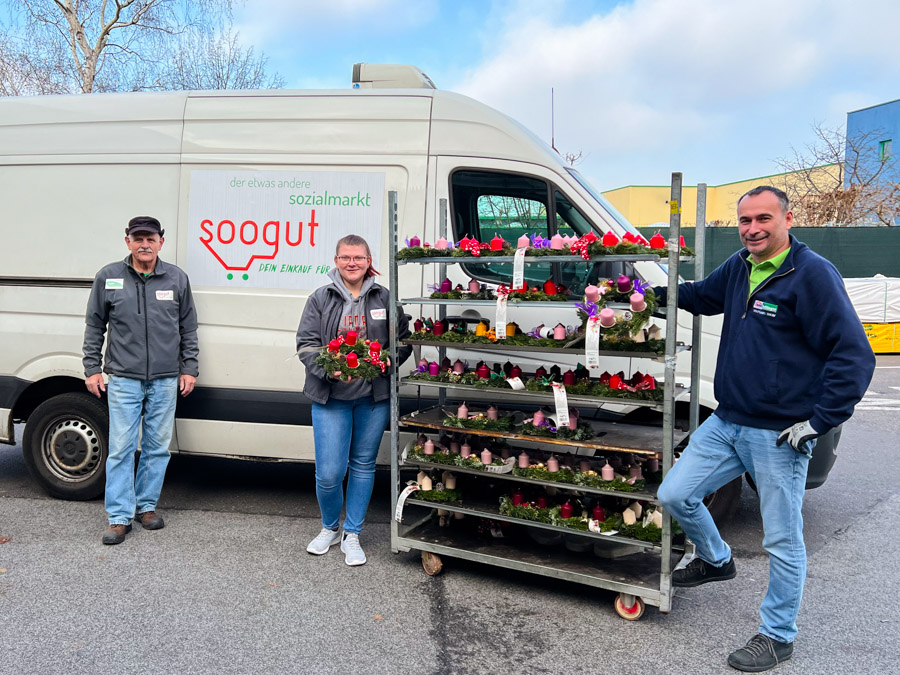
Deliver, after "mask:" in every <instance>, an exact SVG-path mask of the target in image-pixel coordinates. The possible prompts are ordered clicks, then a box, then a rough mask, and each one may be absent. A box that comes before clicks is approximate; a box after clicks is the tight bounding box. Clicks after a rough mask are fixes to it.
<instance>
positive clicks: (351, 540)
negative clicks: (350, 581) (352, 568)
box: [341, 533, 366, 565]
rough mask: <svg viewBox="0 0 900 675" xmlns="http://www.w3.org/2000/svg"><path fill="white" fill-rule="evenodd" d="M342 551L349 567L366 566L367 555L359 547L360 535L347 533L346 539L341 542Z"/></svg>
mask: <svg viewBox="0 0 900 675" xmlns="http://www.w3.org/2000/svg"><path fill="white" fill-rule="evenodd" d="M341 550H342V551H343V552H344V562H345V563H347V564H348V565H365V564H366V554H365V553H363V550H362V546H360V545H359V535H358V534H347V533H345V534H344V539H343V541H341Z"/></svg>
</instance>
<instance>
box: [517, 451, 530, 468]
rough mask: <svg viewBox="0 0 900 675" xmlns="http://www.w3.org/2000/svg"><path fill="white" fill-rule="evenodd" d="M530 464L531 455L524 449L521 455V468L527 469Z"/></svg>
mask: <svg viewBox="0 0 900 675" xmlns="http://www.w3.org/2000/svg"><path fill="white" fill-rule="evenodd" d="M529 466H530V465H529V457H528V455H527V454H526V453H525V451H524V450H523V451H522V454H521V455H519V468H520V469H527V468H528V467H529Z"/></svg>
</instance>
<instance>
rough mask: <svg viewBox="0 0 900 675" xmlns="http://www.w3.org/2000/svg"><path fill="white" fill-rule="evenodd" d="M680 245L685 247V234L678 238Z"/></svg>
mask: <svg viewBox="0 0 900 675" xmlns="http://www.w3.org/2000/svg"><path fill="white" fill-rule="evenodd" d="M678 245H679V246H680V247H681V248H684V235H681V238H680V239H679V240H678Z"/></svg>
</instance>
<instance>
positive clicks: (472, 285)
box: [469, 279, 481, 293]
mask: <svg viewBox="0 0 900 675" xmlns="http://www.w3.org/2000/svg"><path fill="white" fill-rule="evenodd" d="M480 290H481V284H479V283H478V281H476V280H475V279H469V293H477V292H478V291H480Z"/></svg>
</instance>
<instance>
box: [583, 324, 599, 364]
mask: <svg viewBox="0 0 900 675" xmlns="http://www.w3.org/2000/svg"><path fill="white" fill-rule="evenodd" d="M584 360H585V362H586V363H587V367H588V368H589V369H596V370H600V317H597V316H592V317H590V318H589V319H588V322H587V335H586V336H585V340H584Z"/></svg>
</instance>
